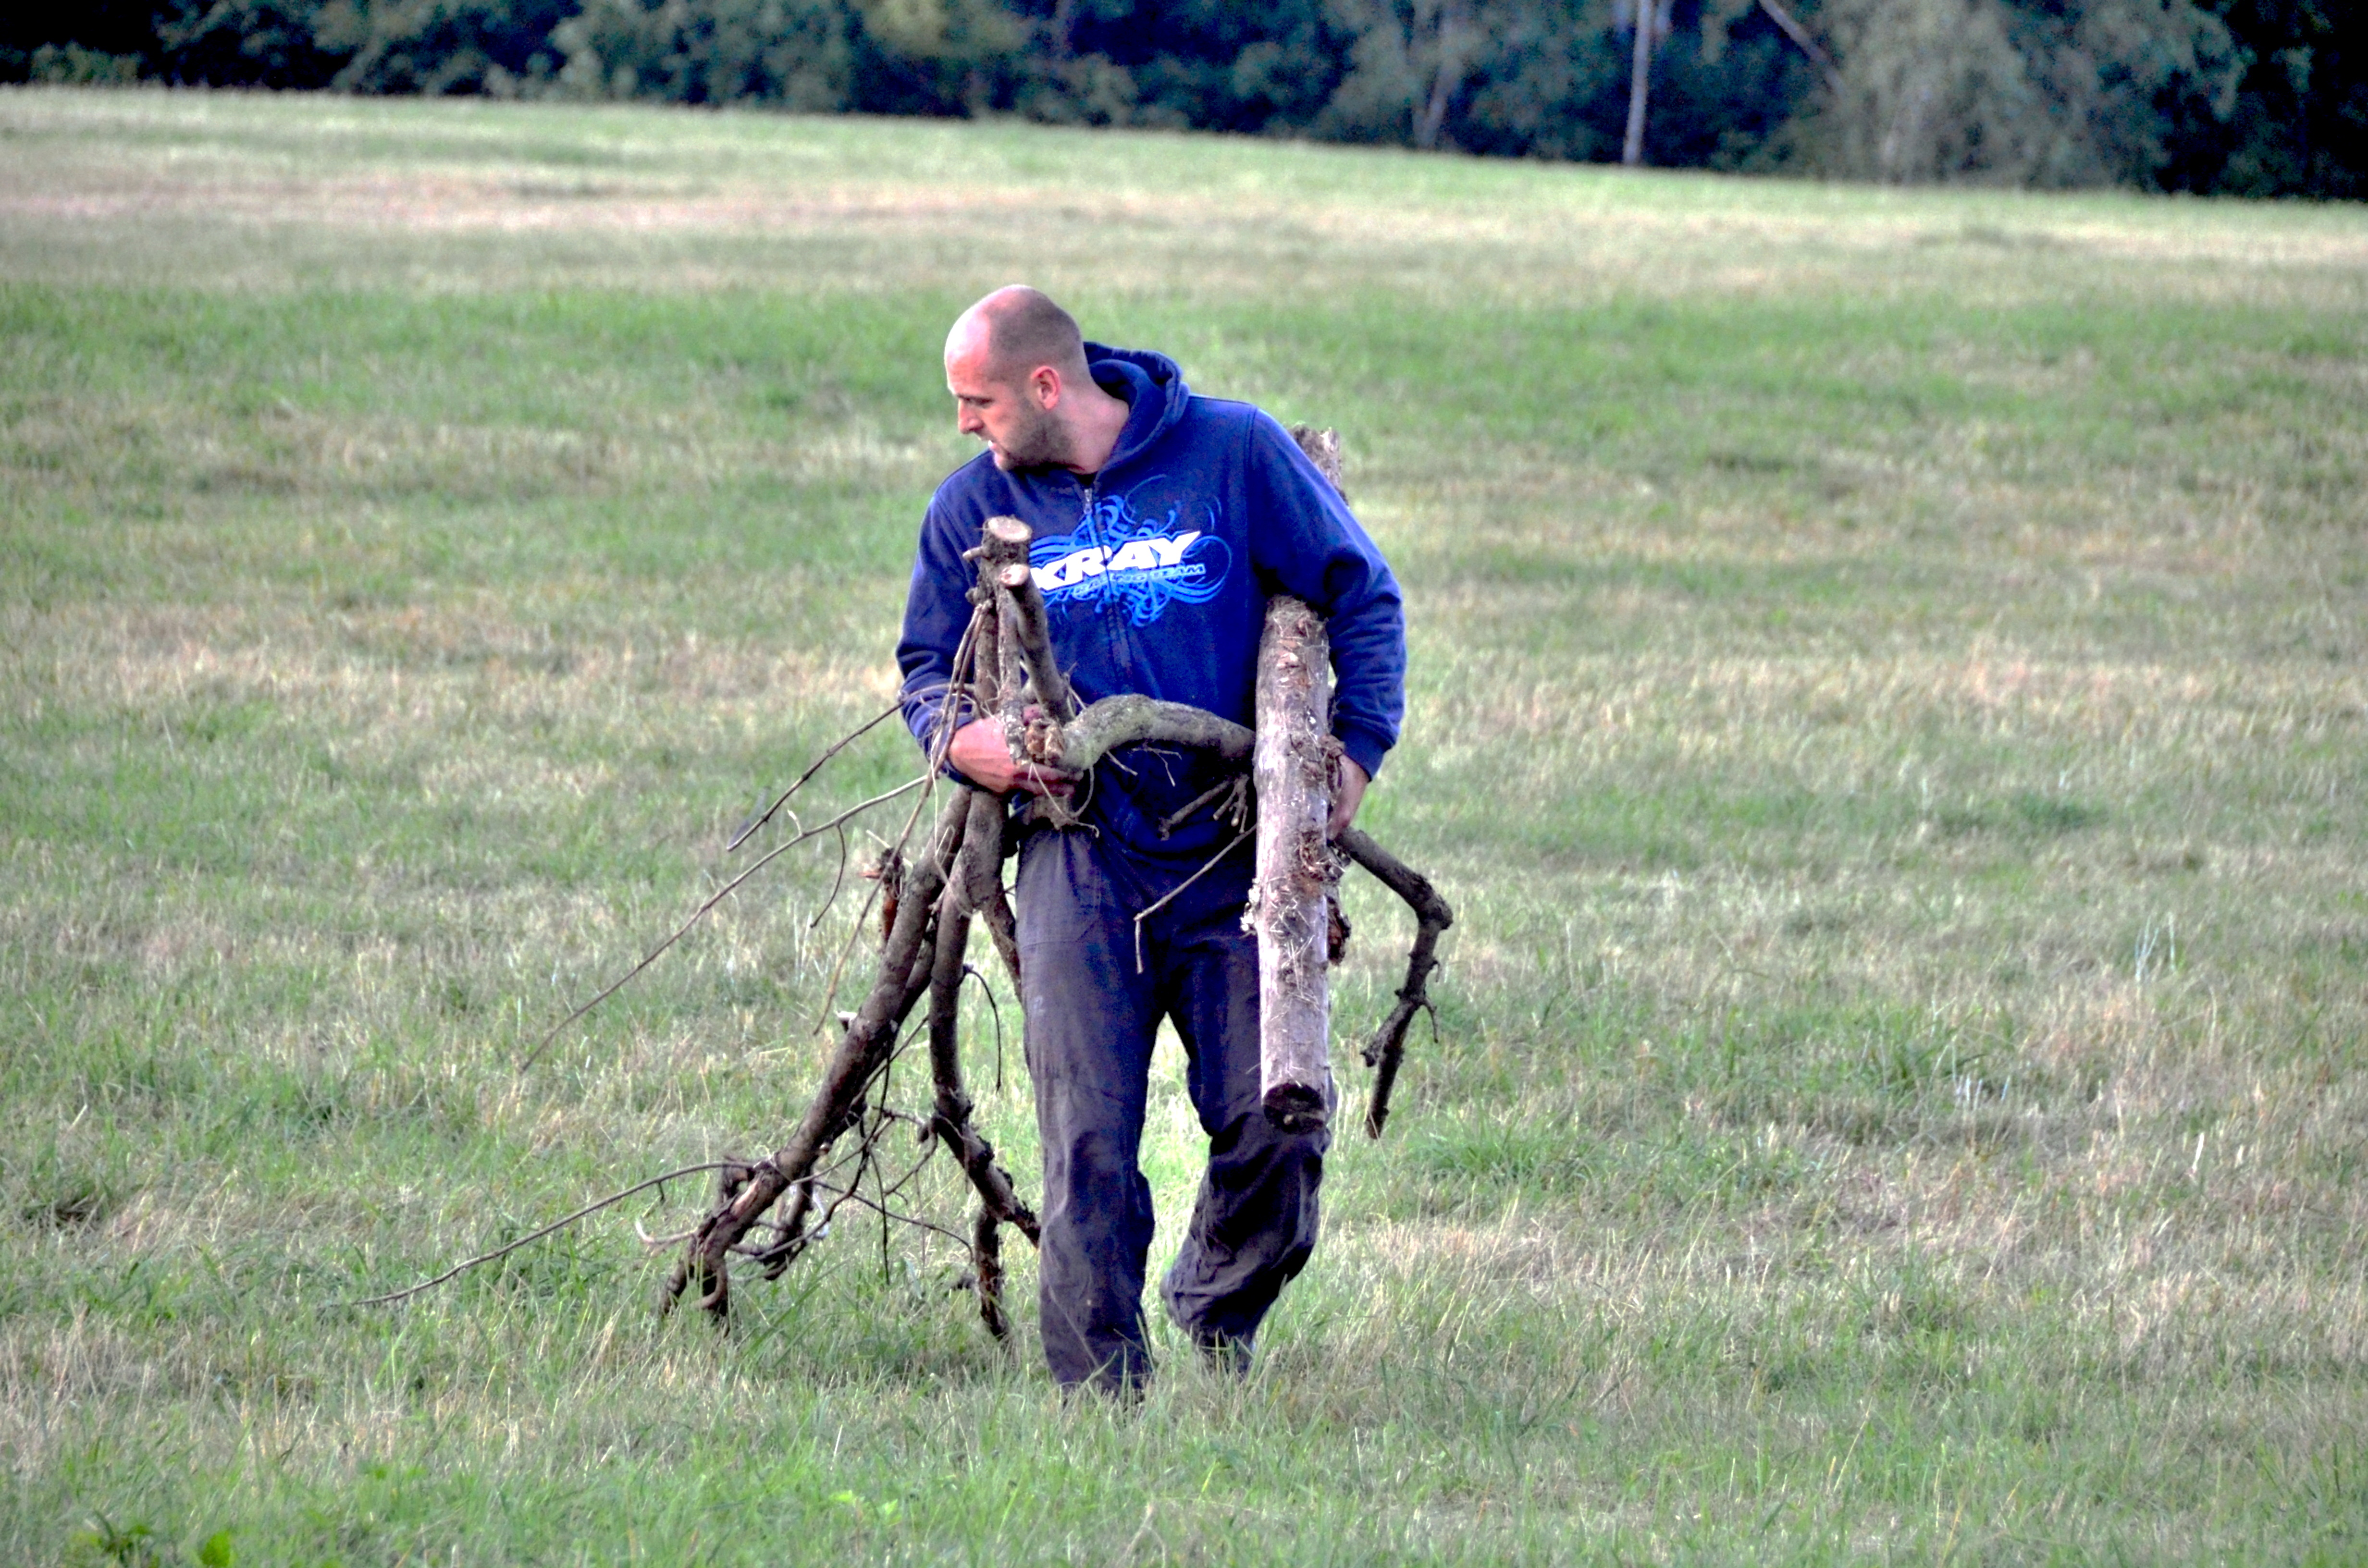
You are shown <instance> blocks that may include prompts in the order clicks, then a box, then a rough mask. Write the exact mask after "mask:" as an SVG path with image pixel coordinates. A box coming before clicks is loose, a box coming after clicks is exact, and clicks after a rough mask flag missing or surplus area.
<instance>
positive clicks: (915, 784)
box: [518, 778, 928, 1073]
mask: <svg viewBox="0 0 2368 1568" xmlns="http://www.w3.org/2000/svg"><path fill="white" fill-rule="evenodd" d="M926 782H928V781H927V780H926V779H921V778H911V779H907V780H905V782H904V783H902V784H899V785H897V786H896V788H894V790H888V791H887V792H886V793H884V794H879V795H874V796H872V797H871V799H870V800H868V801H862V802H861V803H860V804H857V805H852V806H849V807H848V808H847V810H845V811H843V812H839V813H838V815H837V816H836V817H833V818H832V819H831V820H830V821H828V822H826V823H824V824H821V825H820V826H818V827H810V828H808V829H806V830H805V831H804V832H803V833H801V834H799V835H797V836H796V837H795V838H790V839H784V840H783V841H782V842H781V843H780V844H779V845H776V846H774V847H772V848H771V849H768V850H767V851H766V852H765V853H764V854H763V855H761V856H759V857H757V860H756V862H755V863H754V864H753V865H751V866H750V867H749V868H748V869H746V870H745V871H743V872H741V873H740V874H739V875H738V876H736V877H734V878H733V879H732V880H731V881H728V882H726V883H724V884H723V886H722V887H721V888H718V889H717V890H716V891H715V894H714V896H713V897H712V898H710V899H709V900H708V901H707V902H706V903H702V904H700V906H699V907H698V908H697V909H694V910H692V911H691V913H690V918H689V919H688V920H686V921H684V922H683V923H682V924H681V925H679V926H676V927H675V928H674V931H673V934H672V935H670V936H668V937H666V940H665V941H663V942H660V943H659V944H658V945H657V946H656V947H655V948H652V949H650V950H649V952H648V953H647V954H646V955H645V956H644V957H643V960H642V961H641V962H639V963H637V964H635V965H634V966H633V967H632V968H631V969H629V970H627V971H625V972H624V973H623V974H622V975H620V976H619V977H618V978H617V980H616V982H615V983H612V984H611V985H610V986H609V988H608V989H607V990H606V991H603V992H601V993H600V994H598V996H595V997H593V998H592V1000H590V1001H589V1002H586V1003H585V1004H584V1006H581V1007H578V1008H576V1009H575V1011H574V1012H572V1013H570V1014H568V1015H567V1017H564V1018H562V1019H560V1020H559V1022H557V1023H555V1024H553V1025H552V1026H551V1032H550V1033H549V1034H547V1035H544V1036H543V1037H542V1040H541V1043H540V1044H538V1045H537V1046H536V1047H535V1048H534V1049H533V1050H532V1051H528V1052H527V1053H526V1059H525V1060H524V1061H522V1062H519V1063H518V1071H519V1072H521V1073H523V1072H525V1071H526V1070H527V1069H528V1068H529V1067H531V1066H533V1065H534V1064H535V1062H537V1061H538V1060H539V1059H540V1058H541V1055H542V1053H543V1052H544V1051H548V1050H550V1049H551V1042H552V1040H557V1039H558V1038H559V1031H560V1030H562V1029H564V1028H566V1027H567V1026H568V1025H570V1024H572V1023H574V1022H575V1020H576V1019H578V1018H580V1017H583V1016H584V1015H585V1014H586V1013H588V1012H590V1011H591V1010H592V1009H593V1008H595V1007H597V1006H599V1005H600V1004H601V1003H603V1002H606V1001H607V1000H608V999H609V997H611V996H614V995H615V994H617V993H618V992H620V991H622V990H623V989H624V988H625V987H626V986H627V985H629V984H631V983H632V982H633V979H634V977H635V976H637V975H639V974H640V973H641V972H642V971H643V970H645V969H647V968H649V967H650V965H652V964H654V963H655V962H657V961H658V958H659V956H660V955H661V954H663V953H664V952H665V951H666V949H668V948H671V947H673V946H674V945H675V944H676V943H677V942H679V941H681V940H682V939H683V937H685V936H687V935H689V931H690V928H691V927H692V926H696V925H698V924H699V923H700V921H701V920H703V919H705V918H706V917H707V912H708V911H709V910H711V909H713V908H714V907H715V906H716V905H717V904H719V903H723V901H724V900H725V899H727V898H729V897H731V896H732V895H733V893H734V892H737V891H738V890H739V887H740V884H741V883H743V882H745V881H747V880H748V879H749V878H751V877H753V876H755V875H756V874H757V872H759V871H761V870H763V869H765V868H766V867H767V866H768V865H770V864H772V863H773V861H775V860H777V859H779V858H780V857H781V856H783V855H786V854H788V853H789V852H790V851H791V850H792V849H795V848H796V847H797V846H799V845H801V844H803V843H804V842H805V841H806V840H807V839H809V838H813V837H814V836H815V835H818V834H825V833H828V832H830V831H831V830H832V829H834V828H836V827H838V826H840V825H841V824H845V823H846V822H848V820H849V819H851V818H854V817H857V816H860V815H861V814H862V813H863V812H868V811H870V810H871V808H872V807H874V806H877V805H881V804H883V803H884V802H886V801H893V800H894V799H895V798H896V797H897V796H899V795H901V794H903V793H905V791H906V790H915V789H918V788H919V787H920V786H921V785H922V784H924V783H926Z"/></svg>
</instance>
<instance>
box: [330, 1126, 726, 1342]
mask: <svg viewBox="0 0 2368 1568" xmlns="http://www.w3.org/2000/svg"><path fill="white" fill-rule="evenodd" d="M746 1168H747V1167H746V1165H743V1164H742V1163H741V1162H740V1161H738V1160H708V1161H705V1162H703V1163H702V1164H700V1165H685V1166H683V1167H682V1168H681V1169H679V1170H672V1171H668V1172H666V1175H664V1176H652V1177H650V1179H649V1180H647V1181H637V1182H635V1183H634V1184H633V1185H632V1186H631V1187H626V1188H625V1189H624V1190H623V1191H621V1192H612V1193H610V1194H609V1196H608V1197H606V1198H601V1199H594V1200H593V1201H592V1202H590V1203H587V1204H586V1205H585V1206H584V1207H583V1208H581V1209H578V1210H576V1211H575V1213H573V1214H570V1215H568V1216H567V1217H566V1218H565V1219H564V1220H553V1221H552V1222H551V1223H550V1224H548V1225H545V1226H543V1227H542V1228H541V1230H536V1231H529V1232H528V1233H526V1234H525V1235H522V1236H520V1237H519V1238H518V1240H516V1241H514V1242H510V1243H507V1244H505V1245H502V1246H497V1247H495V1248H494V1249H493V1250H492V1251H490V1252H481V1253H479V1254H477V1256H474V1257H470V1258H463V1259H462V1260H461V1262H459V1263H456V1264H454V1265H453V1266H452V1267H450V1268H448V1269H446V1270H445V1271H444V1272H443V1273H441V1274H439V1275H438V1276H436V1278H433V1279H422V1280H421V1281H420V1282H419V1283H418V1284H416V1285H406V1286H404V1288H403V1289H402V1290H389V1291H388V1292H386V1294H384V1295H382V1296H364V1297H363V1298H362V1299H361V1300H359V1301H347V1302H346V1303H345V1304H346V1305H347V1306H349V1307H382V1306H386V1305H388V1304H390V1303H392V1302H394V1301H408V1300H409V1299H410V1298H412V1297H414V1296H416V1295H418V1294H419V1293H420V1292H422V1291H424V1290H434V1289H436V1287H437V1286H438V1285H441V1284H443V1283H444V1282H445V1281H446V1280H448V1279H457V1278H460V1277H461V1275H463V1274H466V1273H467V1272H469V1270H471V1269H472V1268H475V1267H479V1266H481V1265H484V1264H488V1263H493V1262H495V1261H496V1260H498V1259H501V1258H505V1257H507V1256H509V1255H510V1254H512V1253H514V1252H516V1251H518V1248H520V1247H522V1246H528V1245H530V1244H533V1243H535V1242H539V1241H541V1240H542V1238H543V1237H545V1236H548V1235H551V1234H552V1233H556V1232H559V1231H564V1230H565V1229H566V1228H567V1227H568V1226H570V1225H572V1224H574V1223H575V1221H578V1220H583V1219H588V1218H589V1217H591V1216H592V1215H594V1214H598V1212H600V1210H603V1209H613V1208H615V1207H616V1206H617V1205H618V1204H620V1203H622V1202H623V1201H625V1199H628V1198H631V1197H632V1196H633V1195H634V1194H635V1193H637V1192H647V1191H648V1190H649V1189H650V1188H652V1187H664V1186H665V1185H666V1183H668V1182H670V1181H680V1180H681V1179H682V1178H683V1177H685V1176H697V1175H699V1174H700V1172H701V1171H723V1172H725V1173H726V1174H727V1175H728V1174H729V1173H731V1172H734V1171H740V1170H746Z"/></svg>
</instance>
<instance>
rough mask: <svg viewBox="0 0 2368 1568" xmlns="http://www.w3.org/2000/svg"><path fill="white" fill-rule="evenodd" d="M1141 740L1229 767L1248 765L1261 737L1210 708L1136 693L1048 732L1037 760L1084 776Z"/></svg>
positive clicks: (1093, 708) (1098, 704) (1112, 700)
mask: <svg viewBox="0 0 2368 1568" xmlns="http://www.w3.org/2000/svg"><path fill="white" fill-rule="evenodd" d="M1139 741H1157V742H1160V743H1161V744H1166V745H1177V746H1191V747H1195V748H1198V749H1201V750H1206V751H1213V752H1215V753H1216V754H1217V755H1218V756H1221V757H1223V758H1224V759H1225V760H1226V761H1227V762H1236V763H1238V762H1247V761H1248V760H1249V759H1250V753H1251V751H1252V750H1253V749H1254V748H1255V746H1256V745H1257V736H1256V735H1255V734H1253V733H1251V732H1250V731H1248V730H1246V729H1244V728H1243V727H1242V726H1241V725H1239V724H1236V723H1235V722H1233V721H1232V720H1230V719H1220V718H1218V717H1217V716H1216V715H1215V714H1214V713H1212V712H1210V711H1209V710H1207V709H1205V708H1193V707H1190V706H1189V705H1187V704H1185V703H1181V702H1162V701H1160V700H1159V699H1157V698H1155V697H1139V696H1135V695H1133V694H1132V693H1129V694H1126V695H1122V696H1119V697H1105V698H1103V699H1101V700H1100V701H1099V702H1096V703H1094V704H1092V705H1091V706H1089V707H1087V709H1086V710H1085V711H1084V712H1082V713H1080V714H1078V715H1077V716H1076V718H1075V719H1072V720H1071V721H1069V722H1067V723H1065V724H1064V725H1062V726H1061V727H1060V728H1059V729H1057V730H1048V731H1046V732H1044V740H1043V741H1042V746H1043V752H1044V755H1043V756H1041V757H1038V758H1035V759H1034V760H1037V761H1041V762H1042V763H1044V764H1045V765H1046V766H1048V767H1064V768H1067V769H1069V770H1070V771H1072V772H1076V773H1082V772H1084V771H1085V770H1086V769H1087V768H1088V767H1092V766H1093V765H1094V764H1096V763H1098V762H1099V761H1100V760H1101V759H1102V758H1103V757H1104V756H1107V755H1108V754H1109V753H1110V752H1113V751H1115V750H1117V749H1118V748H1119V747H1120V746H1123V745H1133V744H1135V743H1137V742H1139Z"/></svg>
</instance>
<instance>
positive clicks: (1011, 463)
mask: <svg viewBox="0 0 2368 1568" xmlns="http://www.w3.org/2000/svg"><path fill="white" fill-rule="evenodd" d="M1020 407H1021V408H1022V409H1023V410H1024V411H1025V414H1024V417H1023V419H1022V422H1021V424H1020V425H1019V428H1017V429H1015V430H1014V431H1012V432H1011V435H1010V437H1009V438H1008V440H1005V441H1003V442H1001V443H999V444H998V445H997V446H996V448H995V466H996V467H997V468H999V469H1002V470H1003V471H1004V472H1007V473H1008V472H1011V471H1012V470H1014V469H1021V468H1042V467H1043V466H1044V465H1045V464H1046V463H1049V462H1053V461H1055V460H1058V459H1059V457H1060V455H1061V422H1060V421H1059V420H1058V419H1056V418H1054V417H1053V411H1052V410H1050V409H1047V408H1038V407H1036V406H1035V405H1034V404H1032V403H1022V404H1021V405H1020Z"/></svg>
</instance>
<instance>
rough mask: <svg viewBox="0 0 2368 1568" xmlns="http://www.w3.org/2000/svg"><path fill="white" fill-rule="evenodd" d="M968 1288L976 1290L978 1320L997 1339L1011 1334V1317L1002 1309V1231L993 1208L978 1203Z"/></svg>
mask: <svg viewBox="0 0 2368 1568" xmlns="http://www.w3.org/2000/svg"><path fill="white" fill-rule="evenodd" d="M970 1235H971V1241H970V1269H971V1288H972V1289H973V1290H976V1291H977V1292H978V1316H979V1321H980V1322H981V1323H984V1324H986V1332H987V1333H989V1334H991V1335H995V1337H996V1338H997V1339H1008V1338H1009V1337H1010V1336H1011V1320H1010V1318H1008V1316H1006V1315H1005V1313H1004V1311H1003V1235H1002V1230H1001V1226H1000V1224H999V1222H998V1221H996V1217H995V1211H994V1210H991V1209H988V1208H986V1207H985V1206H984V1205H982V1206H981V1207H980V1209H979V1211H978V1217H977V1218H976V1219H975V1220H973V1221H971V1232H970Z"/></svg>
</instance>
